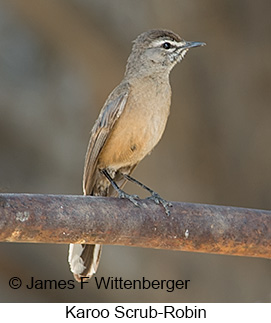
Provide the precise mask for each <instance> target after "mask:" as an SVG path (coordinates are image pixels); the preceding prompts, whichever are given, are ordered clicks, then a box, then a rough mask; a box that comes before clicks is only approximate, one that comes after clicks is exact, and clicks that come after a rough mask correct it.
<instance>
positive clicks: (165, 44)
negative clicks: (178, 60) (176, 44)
mask: <svg viewBox="0 0 271 323" xmlns="http://www.w3.org/2000/svg"><path fill="white" fill-rule="evenodd" d="M162 47H163V48H165V49H170V48H171V47H172V46H171V44H170V43H168V42H166V43H164V44H163V45H162Z"/></svg>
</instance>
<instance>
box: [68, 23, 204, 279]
mask: <svg viewBox="0 0 271 323" xmlns="http://www.w3.org/2000/svg"><path fill="white" fill-rule="evenodd" d="M204 45H205V43H203V42H198V41H185V40H184V39H182V38H181V37H180V36H179V35H178V34H176V33H174V32H172V31H170V30H166V29H152V30H149V31H147V32H144V33H142V34H140V35H139V36H138V37H137V38H136V39H135V40H134V41H133V46H132V51H131V54H130V56H129V57H128V60H127V64H126V70H125V74H124V78H123V80H122V81H121V82H120V84H119V85H118V86H117V87H116V88H115V89H114V90H113V91H112V92H111V93H110V94H109V96H108V98H107V100H106V102H105V104H104V106H103V107H102V109H101V111H100V114H99V116H98V118H97V120H96V122H95V123H94V126H93V128H92V131H91V134H90V139H89V143H88V147H87V152H86V157H85V165H84V174H83V192H84V195H92V196H115V197H117V196H119V197H121V198H127V199H129V200H130V201H131V202H132V203H133V204H135V205H136V206H138V205H139V198H138V196H136V195H129V194H127V193H126V192H124V191H123V190H122V188H123V186H124V185H125V183H126V182H127V181H131V182H134V183H135V184H138V185H140V186H141V187H143V188H144V189H146V190H148V191H149V192H150V193H151V196H150V198H151V199H153V200H154V201H155V202H156V203H157V204H161V205H162V206H163V207H164V209H165V211H166V213H167V214H168V215H169V214H170V210H169V207H170V206H171V205H170V203H169V202H167V201H166V200H164V199H162V198H161V197H160V196H159V195H158V194H157V193H156V192H154V191H153V190H152V189H150V188H149V187H147V186H146V185H144V184H142V183H141V182H139V181H137V180H136V179H135V178H133V177H131V173H132V172H133V171H134V169H135V168H136V166H137V165H138V163H139V162H140V161H141V160H142V159H143V158H144V157H145V156H146V155H148V154H150V152H151V151H152V150H153V148H154V147H155V146H156V144H157V143H158V142H159V140H160V139H161V137H162V134H163V132H164V130H165V127H166V123H167V119H168V115H169V111H170V105H171V86H170V83H169V74H170V71H171V70H172V68H173V67H174V66H175V65H176V64H177V63H179V62H181V61H182V60H183V58H184V57H185V55H186V53H187V52H188V50H189V49H191V48H194V47H199V46H204ZM101 249H102V246H101V245H100V244H71V245H70V247H69V257H68V262H69V264H70V269H71V271H72V273H73V275H74V278H75V279H76V280H77V281H79V282H81V281H82V280H85V279H88V278H91V277H92V275H93V274H95V273H96V271H97V268H98V265H99V261H100V256H101Z"/></svg>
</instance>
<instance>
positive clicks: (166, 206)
mask: <svg viewBox="0 0 271 323" xmlns="http://www.w3.org/2000/svg"><path fill="white" fill-rule="evenodd" d="M147 199H148V200H152V201H154V202H155V203H156V204H161V205H162V206H163V208H164V209H165V211H166V214H167V215H170V209H169V208H170V207H172V204H171V203H170V202H168V201H167V200H164V199H163V198H162V197H161V196H160V195H159V194H157V193H155V192H152V194H151V196H149V197H147Z"/></svg>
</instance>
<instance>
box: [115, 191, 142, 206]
mask: <svg viewBox="0 0 271 323" xmlns="http://www.w3.org/2000/svg"><path fill="white" fill-rule="evenodd" d="M119 198H121V199H128V200H129V201H131V202H132V203H133V204H134V205H135V206H139V203H138V201H136V200H138V199H139V196H138V195H130V194H127V193H125V192H124V191H120V192H119Z"/></svg>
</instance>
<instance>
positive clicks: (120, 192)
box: [101, 169, 139, 206]
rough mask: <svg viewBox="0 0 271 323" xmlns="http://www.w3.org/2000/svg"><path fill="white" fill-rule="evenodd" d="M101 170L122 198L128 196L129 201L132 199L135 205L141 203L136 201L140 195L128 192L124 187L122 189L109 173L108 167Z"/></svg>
mask: <svg viewBox="0 0 271 323" xmlns="http://www.w3.org/2000/svg"><path fill="white" fill-rule="evenodd" d="M101 172H102V173H103V174H104V176H105V177H106V178H107V179H108V180H109V182H110V184H111V185H112V186H113V187H114V189H115V190H116V191H117V192H118V194H119V197H120V198H123V199H125V198H126V199H128V200H129V201H131V202H132V203H133V204H134V205H135V206H139V203H138V202H137V201H136V199H139V197H138V196H137V195H130V194H127V193H125V192H124V191H123V190H122V189H120V188H119V186H118V185H117V183H116V182H115V181H114V180H113V178H112V177H111V176H110V175H109V173H108V171H107V170H106V169H102V170H101Z"/></svg>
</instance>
